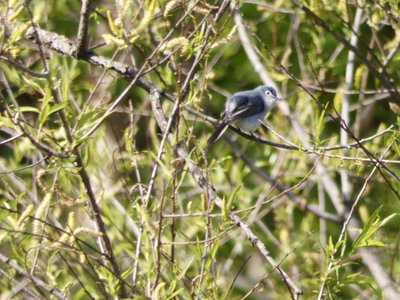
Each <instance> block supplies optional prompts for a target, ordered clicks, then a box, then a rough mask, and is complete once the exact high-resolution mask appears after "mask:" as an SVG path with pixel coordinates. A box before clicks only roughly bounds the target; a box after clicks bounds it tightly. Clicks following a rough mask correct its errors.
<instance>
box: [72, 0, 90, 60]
mask: <svg viewBox="0 0 400 300" xmlns="http://www.w3.org/2000/svg"><path fill="white" fill-rule="evenodd" d="M90 3H91V0H82V7H81V18H80V20H79V28H78V38H77V41H76V49H75V51H76V52H75V54H76V56H77V57H81V56H84V54H85V52H86V50H87V46H88V38H87V36H88V27H89V13H90Z"/></svg>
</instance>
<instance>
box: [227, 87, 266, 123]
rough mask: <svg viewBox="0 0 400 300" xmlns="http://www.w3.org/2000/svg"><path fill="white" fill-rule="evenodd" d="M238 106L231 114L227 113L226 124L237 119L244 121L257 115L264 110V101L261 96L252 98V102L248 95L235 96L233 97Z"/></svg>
mask: <svg viewBox="0 0 400 300" xmlns="http://www.w3.org/2000/svg"><path fill="white" fill-rule="evenodd" d="M232 98H234V99H230V100H229V101H235V103H236V104H237V106H236V107H235V108H234V109H233V110H232V111H229V112H227V111H226V112H225V116H224V118H225V122H228V123H229V122H230V121H233V120H236V119H244V118H247V117H250V116H252V115H256V114H258V113H260V112H262V111H263V110H264V101H263V99H262V98H261V96H258V95H257V96H252V98H251V101H250V99H249V97H247V96H246V95H240V94H235V95H233V96H232Z"/></svg>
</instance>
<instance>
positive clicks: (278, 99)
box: [275, 97, 283, 101]
mask: <svg viewBox="0 0 400 300" xmlns="http://www.w3.org/2000/svg"><path fill="white" fill-rule="evenodd" d="M275 101H283V99H282V98H279V97H275Z"/></svg>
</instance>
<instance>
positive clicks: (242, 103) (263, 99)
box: [207, 85, 280, 146]
mask: <svg viewBox="0 0 400 300" xmlns="http://www.w3.org/2000/svg"><path fill="white" fill-rule="evenodd" d="M277 100H280V98H278V97H277V96H276V91H275V89H274V88H273V87H271V86H268V85H261V86H259V87H257V88H255V89H254V90H251V91H245V92H239V93H236V94H234V95H233V96H231V97H229V98H228V100H227V101H226V103H225V111H224V112H223V113H222V115H221V118H220V120H219V122H218V127H217V130H215V132H214V133H213V135H212V136H211V137H210V138H209V139H208V141H207V145H208V146H209V145H211V144H212V143H214V142H216V141H217V140H218V139H219V138H220V137H221V136H222V135H223V134H224V132H225V130H226V129H227V128H228V127H229V125H230V124H233V125H235V126H236V127H238V128H239V129H240V130H244V131H255V130H256V129H257V128H258V126H259V125H260V121H262V120H264V118H265V116H266V114H267V113H268V112H269V111H270V110H271V109H272V108H273V107H274V105H275V102H276V101H277Z"/></svg>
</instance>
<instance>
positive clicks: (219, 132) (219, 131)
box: [207, 122, 229, 147]
mask: <svg viewBox="0 0 400 300" xmlns="http://www.w3.org/2000/svg"><path fill="white" fill-rule="evenodd" d="M228 126H229V125H228V124H226V123H225V122H222V123H221V124H220V125H219V126H218V127H217V129H216V130H215V132H214V133H213V134H212V136H210V138H209V139H208V141H207V147H209V146H211V144H213V143H215V142H216V141H218V140H219V138H220V137H221V136H222V135H223V134H224V132H225V130H227V129H228Z"/></svg>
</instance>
